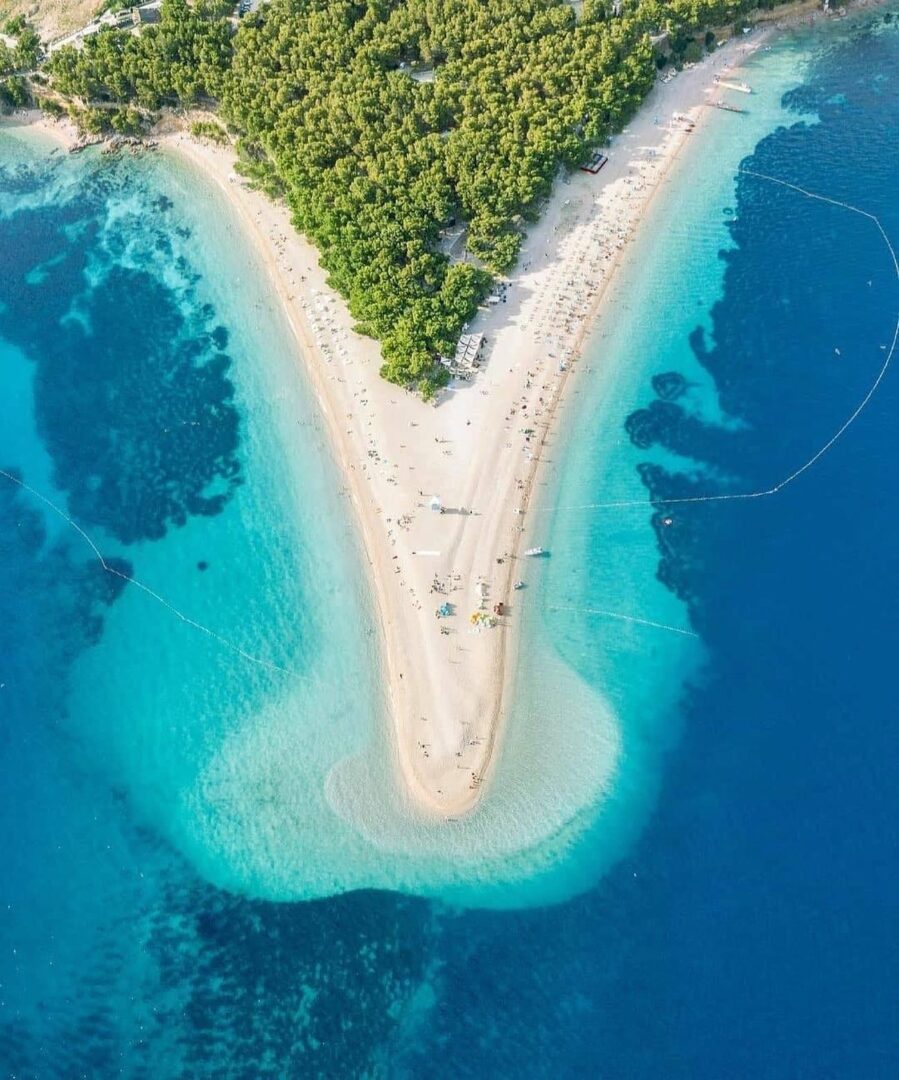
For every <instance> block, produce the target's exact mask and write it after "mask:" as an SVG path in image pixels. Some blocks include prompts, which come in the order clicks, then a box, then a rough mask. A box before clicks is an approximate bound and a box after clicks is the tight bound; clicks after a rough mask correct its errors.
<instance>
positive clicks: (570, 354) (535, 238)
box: [42, 31, 764, 817]
mask: <svg viewBox="0 0 899 1080" xmlns="http://www.w3.org/2000/svg"><path fill="white" fill-rule="evenodd" d="M763 41H764V34H763V33H762V32H759V31H756V32H755V33H753V34H752V35H751V36H750V37H749V38H746V39H741V40H736V41H733V42H730V43H728V44H727V45H725V46H724V47H723V48H721V49H720V50H719V51H717V52H715V53H714V54H712V55H711V56H709V57H707V58H706V59H705V60H703V61H702V62H701V63H700V64H698V65H696V66H694V67H692V68H691V69H689V70H685V71H683V72H681V73H680V74H678V75H677V76H676V77H674V78H673V79H671V80H670V81H668V82H665V83H659V84H658V85H657V86H656V87H655V89H654V90H653V91H652V93H651V95H650V96H649V98H648V100H647V102H646V103H645V104H644V106H643V107H642V108H641V110H640V112H639V114H638V115H637V117H636V118H635V119H634V120H633V122H632V123H631V124H630V126H629V127H628V129H627V130H626V131H625V132H624V133H622V134H621V135H619V136H617V137H616V138H615V140H614V142H613V144H612V147H611V149H610V150H609V151H608V156H609V161H608V163H607V164H606V166H605V167H604V169H603V170H602V171H601V172H600V173H599V174H598V175H595V176H594V175H591V174H587V173H584V172H579V173H576V174H575V175H573V176H571V177H570V178H568V179H566V180H565V181H564V182H563V181H562V180H559V182H558V183H557V185H556V187H555V189H554V193H553V196H552V198H551V200H550V201H549V203H548V205H547V207H546V208H545V210H544V213H543V214H542V216H541V219H540V222H539V224H537V225H536V226H535V227H534V228H533V229H532V230H531V232H530V233H529V235H528V237H527V240H526V242H525V244H524V247H523V250H522V255H521V258H520V260H519V264H518V267H517V269H516V271H515V272H514V273H513V274H512V276H511V278H510V284H509V288H508V289H507V292H506V300H505V301H504V302H501V303H499V304H496V305H494V306H492V307H489V308H488V309H487V310H484V311H482V312H481V314H479V316H478V317H477V319H476V320H475V321H474V322H473V324H472V325H471V326H470V327H469V330H470V331H471V332H478V333H483V334H484V335H485V336H486V342H487V344H486V349H485V356H484V359H483V360H482V363H481V367H480V370H479V371H478V372H477V374H476V375H475V376H474V378H473V379H472V380H471V381H470V382H455V381H454V383H453V384H452V385H451V387H450V388H449V389H448V390H447V391H444V392H443V393H442V394H441V395H440V397H439V399H438V401H437V403H436V404H425V403H424V402H422V401H421V400H420V399H419V398H417V397H415V396H413V395H412V394H409V393H407V392H405V391H403V390H402V389H400V388H399V387H395V386H391V385H389V384H387V383H385V382H384V381H383V380H382V379H381V378H380V376H379V374H378V369H379V367H380V356H379V347H378V344H377V343H376V342H374V341H372V340H370V339H367V338H363V337H360V336H359V335H357V334H355V333H354V332H353V330H352V319H351V318H350V316H349V314H348V312H347V311H346V308H345V305H344V304H343V301H342V300H341V299H340V297H339V296H337V295H336V294H335V293H334V292H333V291H332V290H331V289H330V288H329V287H328V285H327V282H326V280H325V278H326V275H325V274H324V272H323V271H322V270H321V269H320V268H319V266H318V258H317V253H316V251H315V249H314V248H313V247H312V246H311V245H310V244H309V243H307V242H306V241H305V240H304V239H303V238H302V237H301V236H299V235H298V234H297V233H296V232H295V230H294V228H293V226H292V225H291V223H290V219H289V214H288V211H287V210H286V208H285V207H283V206H281V205H277V204H274V203H272V202H270V201H269V200H268V199H267V198H265V197H264V196H263V195H261V194H258V193H256V192H254V191H251V190H250V189H249V188H248V187H246V185H245V184H244V183H243V181H242V180H241V179H240V178H239V177H238V176H237V175H236V174H235V173H234V170H233V153H232V151H231V150H230V149H223V148H219V147H216V146H213V145H210V144H207V143H200V142H198V141H196V140H195V139H193V138H191V137H190V136H188V135H186V134H183V133H179V132H171V133H169V134H166V135H163V136H162V138H163V142H164V145H165V147H166V148H167V149H169V150H170V151H171V152H175V153H178V154H179V155H181V156H182V157H184V158H185V159H187V160H188V161H190V162H192V163H193V164H194V165H195V166H196V167H197V168H199V169H201V170H203V172H204V173H205V174H206V175H207V176H208V177H210V178H211V179H212V180H214V181H215V183H216V184H217V185H218V187H219V188H220V189H221V191H222V193H223V194H224V196H225V197H226V198H227V199H228V201H229V203H230V205H231V206H232V207H233V208H234V210H235V211H236V214H237V216H238V218H239V220H240V221H242V222H243V224H244V226H245V229H246V233H247V236H248V237H249V238H250V239H251V240H252V241H253V242H254V243H255V244H256V245H257V246H258V250H259V252H260V254H261V256H262V258H263V259H264V262H265V265H266V267H267V268H268V271H269V273H270V275H271V280H272V284H273V286H274V287H275V289H276V290H277V292H278V294H279V296H280V297H281V300H282V301H283V304H284V308H285V311H286V313H287V316H288V318H289V320H290V324H291V326H292V328H293V331H294V333H295V335H296V338H297V341H298V344H299V353H300V355H301V357H302V362H303V363H304V364H305V366H306V368H307V371H308V374H309V376H310V380H311V383H312V385H313V386H314V388H315V391H316V394H317V396H318V399H319V403H320V406H321V409H322V413H323V415H324V417H325V419H326V421H327V424H328V427H329V429H330V431H331V435H332V441H333V448H334V452H335V455H336V457H337V459H338V462H339V464H340V466H341V468H342V470H343V472H344V474H345V476H346V485H347V486H346V493H347V495H348V496H349V497H350V499H351V501H352V503H353V506H354V510H355V514H356V517H357V520H358V523H359V526H360V529H361V534H362V538H363V541H364V547H365V551H366V553H367V557H368V560H369V562H370V564H371V569H372V581H373V584H374V587H375V590H374V591H375V596H376V606H377V612H378V617H379V620H380V623H381V632H382V655H383V660H384V665H385V683H386V687H387V688H388V693H389V699H388V700H389V709H390V718H389V721H388V723H389V733H390V737H391V739H392V744H393V747H394V753H395V759H396V762H397V766H398V769H399V771H400V773H401V775H402V777H403V780H404V785H405V788H406V789H407V790H408V792H409V793H410V796H411V799H412V801H413V803H414V804H416V805H417V807H418V809H419V810H420V811H422V812H424V813H426V814H429V815H434V816H443V817H452V816H455V815H458V814H461V813H464V812H465V811H467V810H469V809H471V808H472V807H473V806H474V805H475V804H476V803H477V801H478V798H479V795H480V793H481V791H482V787H483V785H484V783H485V781H487V780H489V775H490V769H491V765H492V763H493V761H494V758H495V753H496V749H497V746H498V743H499V740H500V737H501V733H502V722H503V716H504V713H505V712H506V706H507V705H508V692H509V691H508V688H509V686H510V672H511V670H512V669H513V667H514V664H513V662H512V661H513V659H514V655H515V650H516V647H517V635H518V630H517V627H518V624H519V618H520V605H521V604H524V603H526V602H527V591H526V590H523V591H521V592H517V591H515V590H514V589H513V583H514V582H515V581H516V580H517V579H522V580H524V581H525V582H527V580H528V576H529V570H533V560H531V559H529V558H528V557H526V556H525V555H524V548H525V546H526V543H527V544H540V542H541V537H540V535H539V528H536V527H534V528H531V527H529V526H528V525H527V522H528V518H527V510H528V505H529V500H530V499H531V496H532V493H533V491H534V489H535V486H536V485H537V484H538V483H539V470H540V458H541V453H542V451H543V449H544V446H545V444H546V440H547V437H548V436H550V435H551V434H552V433H553V432H554V431H555V430H557V429H558V428H559V426H560V425H561V424H563V423H564V416H565V412H564V409H560V408H559V406H560V404H561V403H563V401H564V398H565V395H566V393H567V392H568V387H569V382H570V380H578V379H579V378H581V375H580V373H579V355H580V351H581V347H582V344H583V341H584V339H585V336H586V335H587V333H588V331H590V330H593V329H594V328H596V327H601V325H602V319H603V318H604V317H605V313H604V312H603V311H602V310H601V302H602V299H603V296H604V294H605V292H606V289H607V286H608V285H609V282H610V280H611V278H612V277H613V275H614V273H615V270H616V267H617V266H618V264H619V262H620V258H621V255H622V253H623V252H624V251H625V250H626V247H627V244H628V241H629V239H630V238H631V237H632V236H633V234H634V231H635V229H636V228H637V227H638V224H639V222H640V219H641V217H642V216H643V215H644V213H645V210H646V207H647V205H648V203H649V200H650V199H652V197H653V195H654V194H655V192H656V191H658V190H659V187H660V185H661V184H663V183H664V181H665V179H666V177H667V176H669V175H670V171H671V169H672V166H673V165H674V163H675V162H676V161H677V160H678V158H679V155H680V154H681V151H682V150H683V149H684V148H685V147H686V146H688V145H689V143H690V140H691V134H690V132H689V126H690V125H689V124H688V123H687V122H686V121H684V120H681V119H675V117H689V118H690V121H692V123H694V124H696V125H698V124H700V123H701V122H702V119H703V117H704V116H706V115H708V114H709V112H710V111H711V109H710V108H709V107H707V104H706V103H707V102H709V101H711V100H725V101H730V102H731V103H733V104H735V105H738V106H739V105H741V104H744V103H745V99H744V95H742V94H740V93H738V92H736V93H735V92H732V91H729V90H722V89H721V88H719V87H717V86H715V83H714V76H715V75H716V74H719V75H721V76H722V77H723V78H726V77H727V76H728V75H730V76H734V75H735V72H736V69H737V66H738V64H739V61H740V59H741V57H742V56H743V55H744V54H745V53H746V52H747V51H749V50H754V49H756V48H758V47H759V45H760V44H762V42H763ZM733 121H734V122H735V123H739V121H740V118H739V116H734V117H733ZM42 126H44V127H46V128H47V129H48V130H50V131H54V130H55V131H57V132H58V131H59V126H58V125H53V124H48V123H46V122H43V123H42ZM590 377H591V378H597V377H603V372H602V371H600V370H597V369H596V366H595V365H594V370H593V371H592V372H591V374H590ZM433 496H437V497H438V498H439V500H440V504H441V506H442V507H443V509H444V511H445V512H443V513H438V512H436V511H435V510H433V509H431V507H430V501H431V498H432V497H433ZM526 529H527V530H528V531H526ZM525 537H527V540H525ZM482 586H483V587H482ZM482 594H483V596H482ZM444 601H449V603H450V604H452V605H453V608H454V614H453V615H452V616H451V617H449V618H444V619H438V618H437V617H436V615H435V612H436V609H437V607H438V606H439V605H440V604H442V603H443V602H444ZM498 602H502V604H503V605H505V609H506V610H505V613H504V614H503V615H502V616H501V617H500V618H499V619H498V620H497V623H498V624H497V625H496V626H495V627H494V628H486V627H484V628H479V629H476V628H474V627H473V626H472V625H471V623H470V615H471V614H472V613H473V612H475V611H478V610H480V609H481V608H483V609H485V611H486V613H488V614H491V613H492V612H493V609H494V605H495V604H497V603H498Z"/></svg>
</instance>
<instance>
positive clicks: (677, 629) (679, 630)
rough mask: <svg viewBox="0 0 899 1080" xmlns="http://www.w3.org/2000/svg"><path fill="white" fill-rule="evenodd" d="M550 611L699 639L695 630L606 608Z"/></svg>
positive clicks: (549, 607)
mask: <svg viewBox="0 0 899 1080" xmlns="http://www.w3.org/2000/svg"><path fill="white" fill-rule="evenodd" d="M547 610H549V611H573V612H577V613H583V614H585V615H604V616H605V617H606V618H607V619H620V620H621V621H622V622H629V623H638V624H639V625H640V626H651V627H654V628H655V629H656V630H670V631H671V632H672V633H673V634H682V635H683V636H684V637H695V638H698V637H699V634H697V633H696V631H695V630H687V629H685V628H684V627H682V626H672V625H671V624H670V623H663V622H655V620H653V619H641V618H639V617H638V616H636V615H622V614H621V612H618V611H606V609H605V608H593V607H573V606H572V607H566V606H564V605H561V604H549V605H547Z"/></svg>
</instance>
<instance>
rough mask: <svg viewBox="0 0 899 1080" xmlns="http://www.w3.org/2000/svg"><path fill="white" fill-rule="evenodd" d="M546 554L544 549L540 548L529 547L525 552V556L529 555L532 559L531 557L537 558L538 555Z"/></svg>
mask: <svg viewBox="0 0 899 1080" xmlns="http://www.w3.org/2000/svg"><path fill="white" fill-rule="evenodd" d="M546 554H547V552H546V550H545V549H544V548H542V547H531V548H528V549H527V551H525V555H530V556H532V557H533V556H538V555H546Z"/></svg>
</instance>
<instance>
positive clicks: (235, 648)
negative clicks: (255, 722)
mask: <svg viewBox="0 0 899 1080" xmlns="http://www.w3.org/2000/svg"><path fill="white" fill-rule="evenodd" d="M0 476H2V477H4V478H5V479H6V480H9V481H10V482H11V483H13V484H16V485H17V486H18V487H20V488H21V489H22V490H23V491H27V492H28V494H29V495H32V496H34V498H35V499H38V500H39V501H40V502H42V503H43V504H44V505H45V506H46V507H48V508H49V509H50V510H52V511H53V513H54V514H56V515H57V517H60V518H61V519H62V520H63V521H64V522H65V523H66V524H67V525H68V526H69V527H70V528H72V529H74V530H75V532H76V533H77V534H78V535H79V536H80V537H81V539H82V540H83V541H84V542H85V543H86V544H87V546H88V547H89V548H90V549H91V551H92V552H93V553H94V556H95V558H96V559H97V562H99V564H100V565H101V566H102V567H103V569H104V570H105V571H106V573H107V574H112V575H113V576H114V577H117V578H121V579H122V581H125V582H127V583H128V584H129V585H133V586H134V587H135V588H137V589H140V590H141V592H143V593H146V594H147V596H149V597H150V598H151V599H153V600H155V601H156V602H157V603H158V604H161V605H162V606H163V607H164V608H165V609H166V610H167V611H169V612H170V613H171V614H172V615H174V616H176V617H177V618H178V619H180V620H181V622H183V623H185V624H186V625H187V626H190V627H192V628H193V629H194V630H199V631H200V632H201V633H203V634H206V635H207V636H208V637H211V638H212V639H213V641H216V642H218V644H219V645H222V646H224V647H225V648H226V649H230V651H231V652H233V653H236V654H237V655H238V656H240V657H241V658H242V659H244V660H248V661H249V662H250V663H251V664H257V665H258V666H259V667H264V668H268V669H269V670H271V671H280V672H282V673H283V674H285V675H293V676H294V677H295V678H298V679H302V678H305V676H303V675H300V674H299V673H298V672H295V671H291V670H290V669H289V668H284V667H281V666H280V665H278V664H275V663H273V662H272V661H271V660H264V659H262V657H259V656H254V655H253V654H252V653H248V652H247V651H246V649H242V648H241V647H240V646H239V645H236V644H235V643H234V642H233V641H229V640H228V638H226V637H223V636H222V635H221V634H219V633H218V632H217V631H216V630H213V629H212V628H211V627H209V626H205V625H204V624H203V623H201V622H197V620H196V619H192V618H190V616H189V615H185V614H184V612H183V611H180V610H179V609H178V608H176V607H175V605H174V604H172V603H170V602H169V601H168V600H166V598H165V597H164V596H160V594H159V593H158V592H156V590H155V589H151V588H150V586H149V585H145V584H144V583H143V582H142V581H140V580H139V579H138V578H136V577H132V576H131V575H130V574H126V573H125V572H124V571H123V570H119V569H117V568H116V567H115V566H110V564H109V563H108V562H107V561H106V559H105V558H104V557H103V553H102V552H101V551H100V549H99V548H98V547H97V545H96V544H95V543H94V541H93V540H92V539H91V538H90V536H89V535H88V534H87V533H86V532H85V531H84V529H82V527H81V526H80V525H79V524H78V523H77V522H76V521H73V520H72V518H70V517H69V515H68V514H66V513H65V511H64V510H62V509H61V508H60V507H59V506H57V505H56V503H55V502H53V501H52V499H48V498H47V496H46V495H43V494H42V493H41V492H40V491H38V490H37V489H36V488H33V487H31V485H30V484H26V483H25V481H24V480H22V479H20V478H19V477H18V476H14V475H13V474H12V473H9V472H7V471H6V470H5V469H0Z"/></svg>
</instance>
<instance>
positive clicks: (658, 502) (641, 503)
mask: <svg viewBox="0 0 899 1080" xmlns="http://www.w3.org/2000/svg"><path fill="white" fill-rule="evenodd" d="M740 172H741V173H743V174H744V175H745V176H754V177H757V178H758V179H759V180H767V181H768V182H769V183H772V184H778V185H779V186H780V187H785V188H789V189H790V190H791V191H797V192H799V194H801V195H804V196H805V197H807V198H809V199H816V200H818V201H819V202H824V203H829V204H830V205H831V206H839V207H842V208H843V209H845V210H851V211H852V213H854V214H860V215H861V216H862V217H865V218H867V219H868V220H869V221H873V222H874V224H875V226H876V227H877V230H878V232H879V233H880V235H881V236H882V237H883V241H884V243H885V244H886V246H887V249H888V250H889V253H890V258H891V259H892V260H893V269H894V270H895V272H896V279H897V281H899V257H897V255H896V250H895V248H894V247H893V245H892V244H891V243H890V238H889V236H888V235H887V233H886V230H885V229H884V227H883V225H882V224H881V223H880V219H879V218H878V217H877V216H876V215H875V214H872V213H870V212H869V211H867V210H862V209H861V208H860V207H858V206H853V205H852V204H851V203H846V202H841V201H840V200H839V199H831V198H830V197H829V196H827V195H819V194H817V193H816V192H814V191H807V190H806V189H805V188H803V187H799V185H798V184H791V183H789V181H787V180H780V179H778V177H776V176H768V175H767V174H766V173H761V172H756V171H755V170H754V169H740ZM897 341H899V313H897V316H896V327H895V329H894V330H893V340H892V342H891V344H890V347H889V349H888V351H887V354H886V359H885V360H884V362H883V364H882V365H881V367H880V370H879V371H878V372H877V377H876V378H875V379H874V382H873V383H872V384H871V386H870V387H869V389H868V392H867V393H866V394H865V396H864V397H863V398H862V400H861V401H860V402H859V403H858V405H857V406H856V407H855V409H854V410H853V411H852V413H851V414H850V415H849V417H848V418H847V419H846V420H845V421H844V422H843V423H842V424H841V425H840V427H839V428H838V429H837V431H836V432H835V433H834V434H833V435H832V436H831V437H830V438H829V439H828V440H827V442H826V443H825V444H824V445H823V446H822V447H821V448H820V450H818V451H817V453H815V454H814V455H813V456H812V457H810V458H809V459H808V461H806V462H805V463H804V464H803V465H800V466H799V468H798V469H795V470H794V471H793V472H791V473H790V475H789V476H787V477H785V478H784V479H783V480H780V481H779V482H778V483H776V484H774V485H773V486H772V487H769V488H762V489H761V490H759V491H738V492H723V493H718V494H714V495H711V494H710V495H687V496H680V497H676V498H655V499H652V498H650V499H619V500H616V501H612V502H596V503H582V504H580V505H576V506H548V507H540V508H537V509H536V510H534V511H533V512H534V513H543V514H547V513H557V512H568V511H573V510H623V509H626V508H632V507H633V508H635V507H644V508H645V507H650V506H673V505H676V504H680V505H684V504H686V503H712V502H735V501H737V500H739V499H764V498H767V497H768V496H769V495H777V494H778V492H780V491H783V489H784V488H785V487H787V486H788V485H789V484H792V483H793V481H794V480H797V479H798V478H799V477H800V476H802V474H803V473H804V472H807V471H808V470H809V469H810V468H812V466H813V465H815V464H817V463H818V462H819V461H820V460H821V458H822V457H823V456H824V455H825V454H826V453H827V452H828V451H829V450H830V449H831V448H832V447H833V446H834V444H835V443H836V442H838V440H839V439H841V438H842V437H843V435H845V434H846V432H847V431H848V430H849V428H850V427H851V426H852V425H853V424H854V423H855V421H856V420H857V419H858V418H859V416H860V415H861V414H862V412H864V410H865V409H866V408H867V406H868V404H869V403H870V401H871V399H872V398H873V397H874V395H875V394H876V393H877V389H878V387H879V386H880V384H881V383H882V382H883V380H884V378H885V376H886V373H887V371H888V370H889V368H890V364H891V363H892V361H893V354H894V353H895V351H896V343H897Z"/></svg>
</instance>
